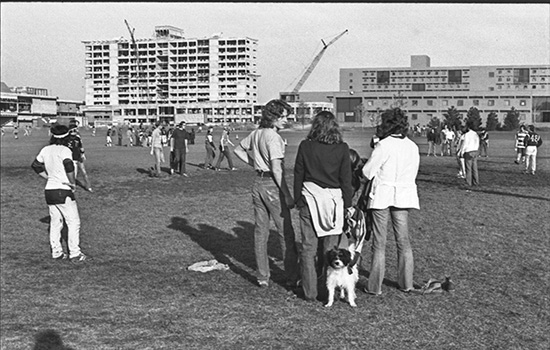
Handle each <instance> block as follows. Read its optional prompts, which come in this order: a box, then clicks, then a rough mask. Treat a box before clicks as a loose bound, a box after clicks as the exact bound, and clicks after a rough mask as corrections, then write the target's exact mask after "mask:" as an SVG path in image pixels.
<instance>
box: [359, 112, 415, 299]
mask: <svg viewBox="0 0 550 350" xmlns="http://www.w3.org/2000/svg"><path fill="white" fill-rule="evenodd" d="M408 128H409V123H408V119H407V116H406V115H405V113H404V112H403V111H402V110H401V109H399V108H394V109H389V110H386V111H385V112H384V113H382V123H381V124H380V126H379V127H378V129H377V135H378V137H379V138H380V142H379V143H378V146H376V147H375V148H374V150H373V151H372V154H371V156H370V158H369V160H368V161H367V163H366V164H365V166H364V167H363V175H364V176H365V178H366V179H367V180H369V181H372V189H371V191H370V194H369V200H368V205H367V208H368V209H370V210H371V212H372V218H373V240H372V253H373V254H372V263H371V270H370V275H369V279H368V283H367V287H366V289H365V292H367V293H368V294H373V295H380V294H382V281H383V280H384V272H385V264H386V260H385V259H386V258H385V251H386V236H387V234H388V221H389V222H391V227H392V228H393V230H392V231H393V232H394V235H395V241H396V244H397V284H398V286H399V289H400V290H402V291H404V292H410V291H411V290H413V289H414V286H413V271H414V260H413V252H412V248H411V243H410V239H409V224H408V221H409V211H410V210H411V209H420V204H419V200H418V192H417V188H416V182H415V181H416V176H417V174H418V168H419V165H420V154H419V151H418V146H417V145H416V144H415V143H414V142H413V141H411V140H410V139H409V138H408V137H407V130H408Z"/></svg>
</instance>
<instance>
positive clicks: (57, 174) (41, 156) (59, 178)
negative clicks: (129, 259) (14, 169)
mask: <svg viewBox="0 0 550 350" xmlns="http://www.w3.org/2000/svg"><path fill="white" fill-rule="evenodd" d="M50 132H51V135H52V136H51V138H50V145H48V146H46V147H44V148H42V150H40V153H38V155H37V156H36V159H35V160H34V162H33V163H32V165H31V166H32V168H33V170H34V171H35V172H36V173H37V174H38V175H40V176H41V177H43V178H44V179H46V180H47V182H46V188H45V196H46V203H47V204H48V209H49V212H50V246H51V254H52V258H54V259H58V260H64V259H67V257H69V259H70V261H72V262H81V261H84V260H86V255H84V254H83V253H82V251H81V250H80V216H79V214H78V207H77V204H76V199H75V196H74V192H75V190H76V178H75V173H74V163H73V159H72V158H73V157H72V153H71V150H70V148H69V147H68V144H69V128H68V127H67V126H65V125H60V124H54V125H53V126H52V127H51V129H50ZM63 220H65V222H66V223H67V227H68V241H67V245H68V249H69V255H68V256H67V254H66V253H64V252H63V246H62V245H61V230H62V228H63Z"/></svg>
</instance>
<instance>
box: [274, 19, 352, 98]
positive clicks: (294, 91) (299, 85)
mask: <svg viewBox="0 0 550 350" xmlns="http://www.w3.org/2000/svg"><path fill="white" fill-rule="evenodd" d="M347 32H348V30H347V29H346V30H344V31H343V32H342V33H340V34H338V35H337V36H336V37H334V39H332V40H331V41H329V42H328V43H325V41H324V40H323V39H321V42H322V43H323V48H322V49H321V51H319V53H318V54H317V55H316V56H315V58H314V59H313V61H312V62H311V63H310V65H309V67H307V69H306V71H305V73H304V74H303V75H302V77H301V78H300V80H299V81H298V83H297V84H296V86H295V87H294V89H292V91H291V92H290V93H281V94H280V95H281V99H282V100H285V101H287V102H296V101H297V100H298V91H300V89H301V88H302V86H303V85H304V83H305V82H306V80H307V79H308V78H309V76H310V75H311V72H313V69H315V66H317V64H318V63H319V61H320V60H321V57H323V55H324V53H325V51H326V50H327V48H328V47H329V46H330V45H332V44H334V42H336V40H338V39H340V38H341V37H342V36H343V35H344V34H346V33H347Z"/></svg>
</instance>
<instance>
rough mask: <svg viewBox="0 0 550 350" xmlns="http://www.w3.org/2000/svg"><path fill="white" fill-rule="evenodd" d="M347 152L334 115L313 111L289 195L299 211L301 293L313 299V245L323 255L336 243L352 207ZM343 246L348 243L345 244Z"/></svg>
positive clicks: (346, 145)
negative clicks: (292, 197)
mask: <svg viewBox="0 0 550 350" xmlns="http://www.w3.org/2000/svg"><path fill="white" fill-rule="evenodd" d="M350 162H351V161H350V150H349V146H348V144H347V143H345V142H344V140H343V137H342V133H341V131H340V126H339V125H338V122H337V121H336V118H335V117H334V114H332V113H331V112H328V111H322V112H320V113H318V114H317V115H315V117H314V118H313V122H312V125H311V130H310V132H309V134H308V135H307V138H306V139H305V140H303V141H302V142H301V143H300V146H299V147H298V153H297V155H296V162H295V165H294V198H295V200H296V202H295V203H296V207H297V208H298V209H299V211H300V229H301V235H302V249H301V251H300V267H301V277H302V288H303V290H304V297H305V299H306V300H308V301H315V300H316V299H317V293H318V291H317V279H318V276H317V269H316V261H317V260H318V259H317V258H318V257H317V249H318V246H319V245H322V251H323V256H322V257H319V260H320V261H323V260H324V255H325V254H326V252H328V251H329V250H330V249H332V248H335V247H338V246H339V243H340V239H341V238H342V233H343V232H344V213H348V214H346V215H349V210H350V209H351V207H352V196H353V188H352V185H351V179H352V176H351V164H350ZM345 248H346V249H347V245H345Z"/></svg>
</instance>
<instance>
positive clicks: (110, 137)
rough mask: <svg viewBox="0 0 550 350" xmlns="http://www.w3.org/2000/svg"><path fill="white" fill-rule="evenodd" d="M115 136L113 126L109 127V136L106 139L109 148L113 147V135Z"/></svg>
mask: <svg viewBox="0 0 550 350" xmlns="http://www.w3.org/2000/svg"><path fill="white" fill-rule="evenodd" d="M112 134H113V129H112V127H111V126H109V127H108V128H107V136H106V137H105V146H107V147H113V138H112V136H111V135H112Z"/></svg>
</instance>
